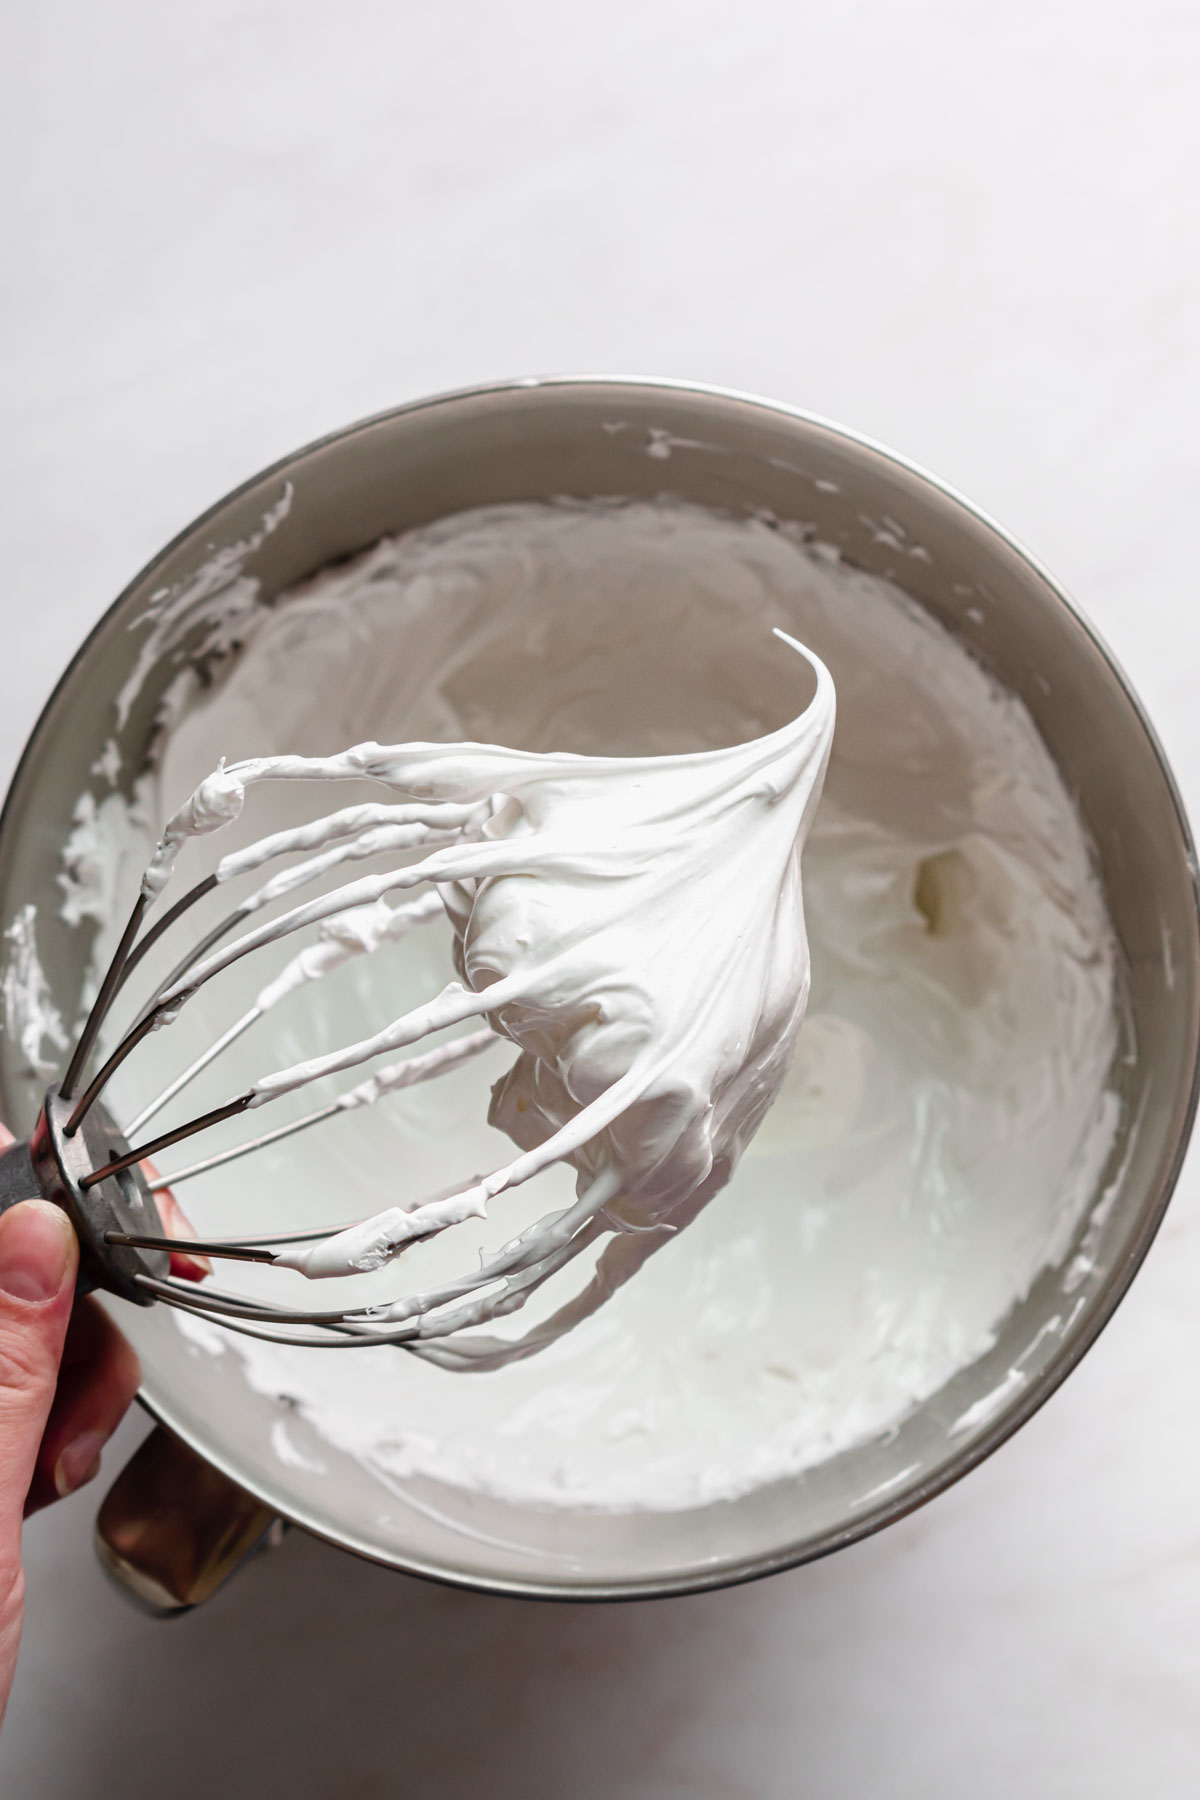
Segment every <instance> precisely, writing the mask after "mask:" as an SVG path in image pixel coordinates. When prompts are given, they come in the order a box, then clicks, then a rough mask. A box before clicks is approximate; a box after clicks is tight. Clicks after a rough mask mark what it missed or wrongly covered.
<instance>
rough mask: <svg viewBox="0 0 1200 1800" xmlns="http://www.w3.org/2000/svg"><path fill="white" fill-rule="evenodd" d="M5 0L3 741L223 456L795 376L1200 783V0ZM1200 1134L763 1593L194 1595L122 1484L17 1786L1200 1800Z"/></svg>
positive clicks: (651, 1799) (59, 1619)
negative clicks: (1040, 1407)
mask: <svg viewBox="0 0 1200 1800" xmlns="http://www.w3.org/2000/svg"><path fill="white" fill-rule="evenodd" d="M5 12H6V18H5V21H4V29H3V34H2V37H3V45H4V48H3V53H2V57H0V61H2V63H3V68H2V71H0V132H2V134H3V143H2V147H0V167H2V169H3V178H2V182H0V186H2V189H3V192H2V195H0V209H2V210H0V262H2V269H0V277H2V284H3V285H2V293H0V370H2V375H0V380H2V384H3V386H2V390H0V393H2V399H0V406H2V417H3V443H2V445H0V456H2V457H3V474H2V479H0V544H2V546H3V555H4V562H3V583H2V586H0V623H2V625H3V639H2V647H0V666H2V667H3V670H4V674H5V680H4V699H3V706H2V708H0V769H2V772H3V773H5V774H6V773H7V771H8V770H9V768H10V767H11V765H12V762H13V760H14V758H15V756H16V753H17V751H18V749H19V747H20V744H21V742H22V740H23V738H24V735H25V733H26V731H27V730H28V728H29V726H30V725H31V724H32V722H33V720H34V718H35V716H36V713H37V710H38V708H39V707H40V705H41V703H42V701H43V699H44V697H45V694H46V692H47V690H48V688H49V686H50V684H51V682H52V680H53V678H54V677H55V675H56V674H57V672H58V671H59V669H60V668H61V666H62V665H63V663H64V662H65V661H66V659H67V657H68V656H69V654H70V653H71V651H72V650H73V649H74V647H75V645H76V643H77V641H78V640H79V638H80V637H81V636H82V634H83V633H84V631H85V630H86V629H87V627H88V626H89V625H90V623H91V622H92V621H93V620H94V619H95V617H96V616H97V614H98V613H99V612H100V610H101V609H102V608H103V607H104V606H105V605H106V604H107V603H108V601H109V600H110V599H111V598H112V597H113V595H114V594H115V593H116V592H117V590H118V589H119V588H120V587H122V586H123V585H124V583H125V582H126V580H127V579H128V578H129V577H130V576H131V575H132V574H133V573H134V572H135V571H136V570H137V568H138V567H139V566H140V565H141V564H142V562H144V561H145V560H146V559H147V558H148V557H149V556H150V555H151V554H152V553H153V552H154V551H155V550H156V549H157V548H158V547H159V546H160V545H161V544H162V543H163V542H164V541H165V540H166V539H167V538H168V537H170V536H171V535H172V534H173V533H174V532H175V531H176V530H178V529H179V528H180V527H181V526H183V525H184V524H186V523H187V521H188V520H189V518H191V517H192V516H193V515H194V514H195V513H197V512H199V511H200V510H201V509H202V508H203V507H205V506H207V505H208V504H209V502H210V501H212V500H213V499H214V498H216V497H217V496H218V495H219V494H220V493H221V492H222V491H223V490H225V489H226V488H228V487H229V486H231V485H232V484H234V483H235V482H237V481H239V480H241V479H242V478H243V477H244V476H247V475H249V474H251V473H252V472H253V471H254V470H255V469H257V468H258V467H260V466H261V465H263V464H265V463H267V462H270V461H272V460H273V459H274V458H276V457H278V456H280V455H282V454H283V453H285V452H286V451H288V450H290V449H292V448H293V447H294V446H296V445H297V444H299V443H301V442H303V441H304V440H306V439H308V438H311V437H313V436H315V435H317V434H319V433H321V432H324V431H326V430H328V429H330V428H331V427H335V426H338V425H341V424H343V423H345V422H347V421H349V420H351V419H353V418H354V417H355V416H357V415H360V414H363V413H367V412H372V411H375V410H377V409H378V408H381V407H384V406H386V405H388V404H390V403H392V402H394V401H398V400H402V399H405V398H408V397H410V396H413V395H417V394H420V393H423V392H428V391H432V390H436V389H438V388H441V387H445V386H451V385H458V384H462V383H466V382H470V381H472V380H474V379H476V378H485V377H492V376H499V375H508V374H525V373H532V372H542V371H557V370H580V369H586V370H600V371H624V372H630V373H646V374H651V373H653V374H675V375H682V376H692V377H696V378H700V379H703V380H707V381H712V382H719V383H726V384H729V385H733V386H737V387H742V388H747V389H752V390H757V391H759V392H761V393H763V394H766V395H770V396H773V397H776V398H780V399H783V400H787V401H793V402H796V403H798V404H800V405H802V406H806V407H809V408H811V409H813V410H816V411H818V412H821V413H825V414H827V415H829V416H831V417H833V418H835V419H839V420H842V421H843V422H845V423H846V424H848V425H851V426H854V427H856V428H858V429H859V430H862V431H865V432H867V433H870V434H872V435H874V436H876V437H878V438H881V439H883V440H884V441H885V442H888V443H891V444H893V445H895V447H896V448H897V449H899V450H901V451H903V452H905V453H907V454H908V455H910V456H912V457H914V458H916V459H918V460H919V461H921V462H924V463H925V464H926V465H927V466H929V467H930V468H932V469H934V470H935V471H937V472H938V473H939V474H941V475H942V476H944V477H945V478H946V479H948V480H949V481H951V482H953V483H954V484H956V485H957V486H959V487H960V488H962V489H964V490H965V491H966V492H968V493H969V494H971V495H972V496H973V497H974V498H975V499H977V500H978V501H979V502H980V503H981V504H982V505H983V506H984V507H986V508H987V509H988V510H990V511H991V512H993V513H994V514H995V515H997V516H998V517H999V518H1000V519H1001V520H1003V521H1004V523H1005V524H1007V525H1008V526H1009V527H1010V528H1011V529H1012V530H1013V531H1015V532H1016V533H1017V535H1018V536H1020V537H1022V538H1024V539H1025V541H1026V542H1028V543H1029V544H1030V545H1031V547H1033V548H1034V549H1035V550H1036V551H1037V552H1038V553H1039V554H1040V555H1041V556H1042V557H1043V558H1044V559H1045V560H1046V561H1048V562H1049V564H1050V565H1051V566H1052V567H1053V568H1054V569H1055V570H1056V571H1057V573H1058V574H1059V575H1060V577H1061V578H1062V579H1063V580H1064V581H1065V582H1066V584H1067V586H1068V587H1069V588H1070V589H1072V590H1073V591H1074V592H1075V593H1076V594H1077V595H1078V597H1079V598H1080V600H1081V601H1082V603H1083V604H1084V606H1085V607H1086V608H1087V609H1088V610H1089V611H1090V613H1091V614H1092V616H1093V618H1095V620H1096V621H1097V622H1098V624H1099V626H1100V628H1101V629H1102V631H1103V632H1105V633H1106V634H1107V636H1108V638H1109V640H1110V642H1111V643H1112V644H1113V645H1114V647H1115V649H1116V651H1117V653H1118V655H1119V656H1120V657H1121V658H1122V660H1123V661H1124V663H1125V665H1126V667H1127V668H1128V669H1129V671H1130V673H1131V675H1132V677H1133V679H1134V681H1135V683H1136V684H1137V685H1138V686H1139V688H1140V690H1141V692H1142V694H1143V696H1144V698H1145V700H1146V701H1147V703H1148V705H1149V707H1150V710H1151V712H1152V714H1153V716H1154V718H1155V719H1156V721H1157V723H1158V725H1159V727H1160V729H1161V732H1162V734H1163V737H1164V739H1165V742H1166V745H1167V749H1168V752H1169V754H1170V755H1171V756H1172V757H1173V759H1174V762H1175V765H1176V768H1177V770H1178V773H1179V775H1180V777H1181V780H1182V783H1183V787H1184V790H1185V793H1186V794H1187V795H1188V796H1189V797H1190V800H1191V803H1192V806H1193V810H1196V808H1197V805H1198V803H1200V707H1198V705H1197V698H1196V693H1197V668H1198V665H1200V625H1198V624H1197V617H1196V598H1197V582H1196V542H1197V538H1196V511H1197V502H1198V500H1200V436H1198V434H1197V418H1198V416H1200V350H1198V349H1197V329H1198V326H1200V210H1198V201H1197V187H1198V185H1200V181H1198V177H1200V97H1198V96H1200V5H1198V4H1197V0H1174V3H1173V0H1140V4H1135V3H1134V0H1123V3H1117V0H1005V3H1004V4H1002V5H1001V4H995V3H994V0H983V3H981V0H904V4H900V3H899V0H821V4H819V5H817V4H813V3H812V0H740V3H739V4H733V5H731V4H729V0H722V3H721V4H715V3H714V0H603V3H602V4H597V3H591V4H584V3H583V0H574V3H572V0H336V3H335V0H192V3H190V4H185V3H184V0H142V3H140V4H139V3H136V0H38V4H37V5H32V4H26V5H20V4H18V0H9V5H8V6H7V8H6V9H5ZM1196 1167H1197V1165H1196V1164H1195V1163H1193V1165H1192V1169H1191V1171H1190V1172H1189V1174H1188V1175H1186V1176H1185V1179H1184V1182H1183V1184H1182V1187H1181V1189H1180V1192H1179V1194H1178V1197H1177V1199H1176V1202H1175V1204H1174V1207H1173V1208H1172V1213H1171V1217H1170V1222H1169V1223H1168V1225H1167V1226H1166V1228H1165V1229H1164V1231H1163V1233H1162V1236H1161V1238H1160V1239H1159V1242H1158V1244H1157V1246H1156V1248H1155V1250H1154V1252H1153V1253H1152V1256H1151V1258H1150V1262H1149V1264H1148V1265H1147V1267H1146V1269H1145V1270H1144V1272H1143V1274H1142V1275H1141V1276H1140V1278H1139V1280H1138V1282H1137V1284H1136V1286H1135V1288H1134V1290H1133V1292H1132V1294H1131V1296H1130V1298H1129V1299H1128V1300H1127V1302H1126V1303H1125V1305H1124V1306H1123V1307H1122V1309H1121V1312H1120V1314H1119V1315H1118V1317H1117V1319H1116V1321H1115V1322H1114V1323H1113V1325H1112V1326H1111V1327H1110V1328H1109V1330H1108V1332H1107V1333H1106V1334H1105V1336H1104V1338H1103V1340H1102V1342H1101V1343H1100V1345H1099V1346H1098V1348H1097V1349H1096V1350H1095V1351H1094V1352H1093V1353H1092V1355H1091V1356H1090V1357H1089V1358H1088V1360H1087V1362H1086V1363H1085V1364H1084V1366H1083V1367H1082V1368H1081V1369H1080V1371H1079V1372H1078V1373H1077V1374H1076V1375H1075V1376H1073V1377H1072V1379H1071V1381H1070V1383H1069V1384H1068V1387H1067V1389H1066V1390H1065V1391H1064V1392H1063V1393H1062V1394H1061V1395H1060V1396H1059V1397H1057V1398H1056V1399H1055V1400H1054V1401H1053V1402H1052V1403H1051V1404H1050V1405H1049V1406H1048V1407H1047V1408H1046V1410H1045V1411H1044V1412H1043V1413H1042V1414H1041V1415H1040V1416H1039V1417H1038V1418H1037V1419H1035V1420H1034V1422H1033V1423H1032V1424H1031V1425H1030V1426H1029V1427H1028V1428H1027V1429H1026V1430H1025V1431H1024V1432H1023V1433H1022V1434H1021V1435H1020V1437H1019V1439H1018V1440H1017V1441H1015V1442H1014V1443H1013V1444H1011V1445H1010V1446H1009V1447H1008V1448H1006V1449H1005V1450H1004V1451H1002V1452H1001V1453H1000V1454H999V1455H998V1456H997V1457H996V1458H994V1460H993V1461H992V1462H991V1463H990V1464H989V1465H988V1466H986V1467H985V1468H983V1469H982V1470H980V1471H978V1472H977V1473H976V1474H974V1475H972V1476H971V1477H970V1478H969V1480H968V1481H967V1482H966V1483H965V1484H964V1485H963V1486H962V1487H961V1488H959V1489H958V1490H956V1491H955V1492H953V1493H951V1494H949V1495H948V1496H946V1497H945V1498H943V1499H942V1500H940V1501H938V1502H937V1503H935V1504H934V1505H932V1506H931V1507H929V1508H927V1509H926V1510H925V1511H924V1512H922V1513H921V1514H919V1515H918V1516H917V1517H915V1518H913V1519H911V1520H909V1521H908V1522H907V1523H905V1524H902V1525H900V1526H897V1527H895V1528H893V1529H892V1530H891V1531H889V1532H888V1533H886V1534H885V1535H884V1536H883V1537H882V1538H879V1539H876V1540H874V1541H872V1542H870V1543H868V1544H865V1545H862V1546H860V1547H859V1548H857V1549H854V1550H851V1551H849V1552H845V1553H843V1554H842V1555H840V1556H838V1557H836V1558H835V1559H833V1560H832V1561H831V1562H827V1563H824V1564H822V1565H820V1566H818V1567H816V1568H812V1569H808V1570H800V1571H797V1572H795V1573H793V1574H790V1575H785V1576H781V1577H777V1578H775V1579H774V1580H772V1581H769V1582H767V1583H764V1584H760V1585H758V1586H755V1587H752V1588H748V1589H742V1590H739V1591H737V1592H730V1593H725V1594H719V1595H714V1596H709V1597H705V1598H701V1599H694V1600H682V1601H674V1602H667V1603H655V1604H650V1605H641V1606H635V1607H627V1608H618V1607H599V1608H581V1607H554V1606H543V1605H529V1604H521V1603H515V1602H503V1601H496V1600H490V1599H484V1598H480V1597H477V1596H473V1595H464V1594H455V1593H450V1592H444V1591H442V1590H439V1589H435V1588H432V1587H429V1586H425V1585H422V1584H419V1583H415V1582H411V1581H407V1580H404V1579H402V1578H400V1577H397V1576H394V1575H389V1574H386V1573H384V1572H382V1571H379V1570H375V1569H373V1568H370V1567H368V1566H367V1565H365V1564H362V1563H356V1562H354V1561H353V1560H351V1559H350V1558H349V1557H347V1556H343V1555H341V1554H339V1553H336V1552H334V1551H332V1550H329V1549H327V1548H325V1547H323V1546H320V1545H318V1544H316V1543H314V1542H312V1541H311V1540H306V1539H303V1538H301V1537H300V1536H299V1535H298V1534H296V1535H293V1537H292V1538H291V1539H290V1540H289V1542H288V1544H287V1545H286V1547H285V1548H284V1549H283V1550H282V1551H281V1552H280V1553H279V1555H278V1556H276V1557H275V1558H274V1559H272V1560H270V1561H268V1562H266V1563H264V1564H261V1565H259V1566H257V1567H256V1568H254V1569H253V1570H251V1571H248V1572H247V1573H246V1574H245V1576H244V1577H243V1578H242V1579H241V1580H240V1581H238V1582H236V1583H235V1584H234V1585H233V1586H232V1587H231V1588H230V1589H229V1590H227V1591H226V1592H225V1593H224V1594H222V1595H220V1596H219V1597H218V1598H217V1599H216V1600H215V1601H214V1602H213V1603H212V1604H211V1605H210V1606H209V1608H208V1609H207V1610H205V1611H203V1612H201V1613H197V1614H196V1615H194V1616H192V1617H189V1618H188V1619H185V1620H184V1621H182V1622H180V1623H177V1624H173V1625H167V1626H163V1625H156V1624H153V1623H151V1622H149V1621H146V1620H144V1619H142V1618H140V1617H139V1616H137V1615H136V1614H134V1613H132V1612H131V1611H129V1610H127V1609H126V1607H125V1606H124V1605H123V1603H122V1602H121V1601H120V1600H119V1599H118V1598H117V1597H115V1596H114V1595H113V1594H111V1593H110V1592H109V1591H108V1590H107V1589H106V1587H105V1586H104V1585H103V1583H102V1580H101V1577H100V1575H99V1574H98V1573H97V1571H96V1569H95V1567H94V1565H93V1561H92V1555H91V1550H90V1547H89V1534H90V1522H91V1517H92V1514H93V1512H94V1508H95V1503H96V1498H97V1493H98V1490H97V1489H93V1490H92V1491H91V1492H89V1493H87V1494H85V1495H81V1496H79V1497H78V1498H76V1499H75V1500H73V1501H71V1502H69V1503H67V1504H66V1505H64V1506H62V1507H60V1508H58V1509H56V1510H55V1511H54V1512H53V1513H52V1514H50V1515H46V1516H43V1517H40V1518H38V1519H37V1520H36V1521H35V1522H34V1523H33V1524H32V1526H31V1527H30V1529H29V1532H28V1535H27V1560H28V1568H29V1617H28V1625H27V1632H26V1641H25V1646H24V1651H23V1655H22V1662H21V1669H20V1673H19V1677H18V1683H17V1688H16V1691H15V1695H14V1699H13V1703H12V1708H11V1712H10V1718H9V1723H8V1726H7V1729H6V1732H5V1736H4V1740H3V1745H2V1746H0V1789H2V1791H3V1793H4V1794H5V1795H6V1796H11V1797H12V1800H102V1797H103V1800H109V1797H110V1796H116V1795H120V1796H122V1800H151V1797H153V1800H163V1797H164V1796H168V1797H170V1796H174V1797H178V1800H193V1797H196V1796H210V1795H212V1796H221V1797H223V1800H241V1797H242V1796H246V1797H249V1796H255V1797H257V1796H274V1795H276V1794H279V1795H283V1794H286V1795H287V1796H288V1797H289V1800H382V1797H387V1800H391V1797H392V1796H407V1795H409V1794H412V1795H417V1794H421V1795H424V1794H426V1793H427V1792H433V1793H436V1794H437V1795H438V1796H440V1797H441V1800H458V1797H459V1796H464V1797H469V1800H473V1797H474V1796H477V1795H478V1796H488V1800H507V1797H508V1796H514V1797H515V1796H520V1797H521V1800H541V1797H543V1796H544V1797H546V1800H551V1797H553V1800H558V1797H559V1796H563V1797H566V1800H608V1797H609V1796H618V1797H620V1800H626V1797H628V1800H666V1797H667V1796H682V1795H687V1796H697V1797H699V1800H742V1797H743V1796H745V1797H750V1800H774V1797H775V1796H780V1797H783V1796H787V1797H789V1800H790V1797H792V1796H797V1797H801V1800H909V1797H911V1800H963V1797H970V1800H1010V1797H1011V1796H1014V1795H1018V1794H1019V1795H1020V1796H1022V1800H1042V1797H1043V1796H1044V1797H1046V1800H1049V1797H1051V1796H1053V1797H1054V1800H1074V1797H1076V1796H1078V1797H1080V1800H1083V1797H1086V1800H1107V1797H1108V1796H1113V1797H1114V1800H1115V1797H1116V1796H1122V1797H1124V1796H1127V1795H1131V1794H1136V1795H1138V1796H1139V1800H1186V1797H1190V1796H1193V1795H1195V1794H1196V1793H1197V1792H1200V1451H1198V1450H1197V1443H1196V1420H1197V1411H1198V1408H1197V1373H1198V1362H1200V1316H1198V1315H1200V1309H1198V1306H1197V1295H1198V1293H1200V1218H1198V1216H1197V1199H1198V1195H1197V1185H1198V1180H1197V1175H1196ZM137 1429H138V1428H137V1427H134V1426H131V1427H129V1428H127V1430H126V1432H125V1434H124V1437H123V1440H122V1442H123V1444H126V1445H127V1444H129V1443H132V1442H133V1441H134V1437H135V1434H136V1430H137ZM119 1461H120V1449H119V1448H117V1449H114V1450H113V1451H110V1453H109V1455H108V1458H107V1459H106V1462H107V1469H106V1474H107V1472H109V1471H111V1470H112V1469H114V1468H116V1467H117V1466H119Z"/></svg>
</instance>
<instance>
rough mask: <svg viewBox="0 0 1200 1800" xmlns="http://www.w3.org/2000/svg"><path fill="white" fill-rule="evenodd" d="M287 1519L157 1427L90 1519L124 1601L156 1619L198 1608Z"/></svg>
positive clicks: (276, 1535) (270, 1543) (271, 1544)
mask: <svg viewBox="0 0 1200 1800" xmlns="http://www.w3.org/2000/svg"><path fill="white" fill-rule="evenodd" d="M285 1530H286V1522H285V1521H284V1520H283V1519H280V1518H278V1517H277V1516H276V1514H275V1513H273V1512H272V1511H271V1509H270V1507H268V1506H263V1505H262V1504H261V1503H260V1502H259V1501H257V1500H256V1499H255V1498H254V1497H253V1495H252V1494H248V1493H247V1492H246V1490H245V1489H244V1488H240V1487H238V1486H237V1484H236V1483H235V1482H232V1481H230V1479H229V1477H228V1476H227V1475H222V1473H221V1472H220V1470H219V1469H215V1468H214V1467H213V1466H212V1464H211V1463H209V1462H206V1461H205V1460H204V1458H203V1457H202V1456H199V1455H197V1453H196V1451H194V1450H191V1449H189V1448H188V1446H187V1445H186V1444H185V1443H183V1441H182V1440H181V1439H180V1438H177V1437H174V1436H172V1434H171V1433H170V1432H169V1431H166V1430H164V1428H163V1427H162V1426H161V1425H157V1426H155V1428H154V1430H153V1431H152V1432H151V1433H150V1435H149V1437H148V1438H147V1439H146V1440H145V1442H144V1443H143V1444H142V1445H141V1447H140V1449H138V1450H137V1451H136V1452H135V1453H134V1455H133V1456H132V1457H131V1458H130V1460H129V1461H128V1462H127V1463H126V1465H125V1467H124V1468H123V1469H122V1471H121V1473H120V1474H119V1475H118V1476H117V1479H116V1481H115V1482H114V1483H113V1485H112V1487H111V1488H110V1489H109V1491H108V1493H107V1494H106V1495H105V1497H104V1500H103V1503H102V1504H101V1507H100V1511H99V1513H98V1515H97V1517H96V1554H97V1556H98V1557H99V1559H100V1564H101V1567H102V1568H103V1569H104V1570H105V1572H106V1573H107V1574H108V1575H109V1576H110V1577H111V1579H112V1580H113V1581H114V1582H115V1583H116V1585H117V1587H118V1588H120V1590H121V1592H122V1593H123V1594H124V1595H125V1597H126V1599H128V1600H131V1601H133V1603H134V1604H135V1605H137V1606H139V1607H141V1608H142V1609H143V1611H145V1612H150V1613H154V1614H156V1615H157V1616H159V1617H160V1618H165V1617H169V1616H170V1615H171V1614H173V1613H181V1612H187V1611H188V1610H189V1608H191V1607H193V1606H199V1605H200V1604H201V1602H202V1601H204V1600H207V1599H208V1597H209V1595H210V1594H214V1593H215V1592H216V1590H217V1589H218V1588H219V1587H220V1586H221V1584H222V1583H223V1582H225V1581H227V1580H228V1578H229V1576H230V1575H232V1574H233V1572H234V1570H235V1569H237V1568H239V1567H240V1566H241V1564H242V1563H244V1562H245V1561H246V1560H247V1559H248V1558H249V1557H251V1556H253V1555H254V1554H255V1553H256V1552H258V1551H260V1550H268V1549H274V1548H275V1546H276V1545H277V1544H279V1543H281V1542H282V1541H283V1534H284V1531H285Z"/></svg>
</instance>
